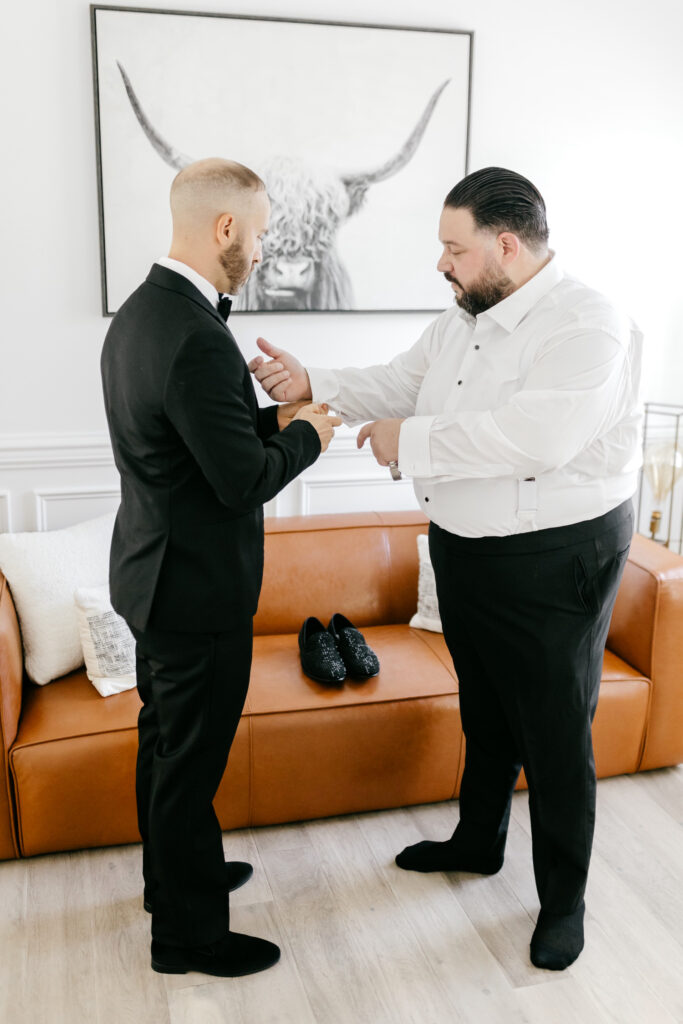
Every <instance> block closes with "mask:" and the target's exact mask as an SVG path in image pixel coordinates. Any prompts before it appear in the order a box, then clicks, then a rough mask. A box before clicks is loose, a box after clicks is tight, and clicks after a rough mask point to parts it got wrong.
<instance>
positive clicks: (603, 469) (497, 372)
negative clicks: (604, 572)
mask: <svg viewBox="0 0 683 1024" xmlns="http://www.w3.org/2000/svg"><path fill="white" fill-rule="evenodd" d="M641 350H642V334H641V333H640V331H639V330H638V329H637V327H636V326H635V325H634V324H633V322H632V321H631V320H629V319H628V317H626V316H624V315H623V314H621V313H619V312H618V311H617V310H616V309H615V308H614V306H613V305H612V304H611V303H610V301H609V300H608V299H606V298H605V297H604V296H602V295H600V294H599V293H598V292H596V291H593V290H592V289H591V288H588V287H587V286H586V285H584V284H582V283H581V282H580V281H577V280H576V279H575V278H572V277H569V276H568V275H566V274H564V273H563V272H562V270H561V269H560V267H559V266H558V263H557V260H556V258H555V257H553V258H552V259H551V260H550V262H549V263H547V264H546V265H545V266H544V267H543V268H542V269H541V270H540V271H539V272H538V273H537V274H535V275H534V277H532V278H531V280H529V281H528V282H527V283H526V284H524V285H522V287H521V288H518V289H517V290H516V291H514V292H513V293H512V294H511V295H509V296H508V297H507V298H505V299H503V300H502V302H499V303H498V304H497V305H495V306H492V307H491V309H488V310H487V311H486V312H484V313H480V314H479V316H477V317H476V318H474V317H471V316H469V315H468V314H467V313H465V312H464V311H463V310H461V309H460V308H459V307H457V306H453V308H451V309H448V310H447V311H446V312H445V313H442V314H441V316H439V317H437V319H436V320H434V321H433V322H432V323H431V324H430V325H429V327H427V329H426V330H425V331H424V333H423V334H422V336H421V338H420V339H419V340H418V341H417V342H416V343H415V345H413V347H412V348H411V349H409V350H408V351H407V352H404V353H402V354H401V355H399V356H397V357H396V358H395V359H392V361H391V362H390V363H388V364H387V365H385V366H371V367H368V368H366V369H344V370H323V369H309V371H308V372H309V376H310V380H311V387H312V392H313V400H314V401H316V402H328V403H329V405H330V406H332V407H333V408H334V409H335V410H336V411H337V412H338V413H339V415H340V416H341V417H342V419H343V420H344V422H346V423H351V424H353V423H360V422H366V421H367V420H370V419H372V420H375V419H385V418H393V417H406V419H405V421H404V423H403V424H402V425H401V430H400V435H399V452H398V464H399V469H400V470H401V472H402V473H403V474H404V475H405V476H410V477H412V478H413V484H414V487H415V493H416V495H417V498H418V501H419V502H420V505H421V507H422V509H423V511H424V512H425V513H426V514H427V515H428V516H429V518H430V519H432V520H433V521H434V522H435V523H436V524H437V525H438V526H441V527H442V528H443V529H445V530H448V531H450V532H451V533H456V534H459V535H460V536H462V537H483V536H507V535H509V534H514V533H522V532H525V531H529V530H539V529H546V528H548V527H554V526H566V525H569V524H570V523H576V522H581V521H583V520H587V519H595V518H596V517H597V516H600V515H603V514H604V513H605V512H609V511H610V509H612V508H616V506H617V505H619V504H621V503H622V502H623V501H625V500H626V499H627V498H629V497H631V496H632V495H633V493H634V492H635V489H636V484H637V475H638V468H639V466H640V425H641V409H640V403H639V395H638V391H639V382H640V365H641Z"/></svg>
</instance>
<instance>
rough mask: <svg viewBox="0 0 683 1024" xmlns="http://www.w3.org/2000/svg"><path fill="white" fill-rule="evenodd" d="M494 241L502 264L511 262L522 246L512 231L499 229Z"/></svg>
mask: <svg viewBox="0 0 683 1024" xmlns="http://www.w3.org/2000/svg"><path fill="white" fill-rule="evenodd" d="M496 241H497V243H498V252H499V255H500V257H501V260H502V262H503V263H504V264H505V263H513V262H514V261H515V260H516V259H517V257H518V256H519V253H520V250H521V248H522V243H521V242H520V240H519V238H518V237H517V235H515V234H513V233H512V231H501V233H500V234H499V235H498V238H497V239H496Z"/></svg>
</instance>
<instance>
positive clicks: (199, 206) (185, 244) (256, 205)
mask: <svg viewBox="0 0 683 1024" xmlns="http://www.w3.org/2000/svg"><path fill="white" fill-rule="evenodd" d="M171 213H172V214H173V239H172V241H171V250H170V252H169V256H171V257H172V258H173V259H177V260H180V262H181V263H186V264H187V265H188V266H189V267H194V269H195V270H196V271H197V272H198V273H200V274H201V275H202V277H205V278H206V280H207V281H210V282H211V283H212V284H213V285H215V287H216V289H217V290H218V291H219V292H227V293H229V294H230V295H236V294H237V293H238V292H239V290H240V288H242V286H243V285H244V284H245V283H246V281H247V278H248V277H249V275H250V274H251V272H252V271H253V270H254V269H255V268H256V266H257V264H259V263H260V262H261V259H262V258H263V248H262V241H263V237H264V235H265V233H266V231H267V230H268V221H269V218H270V200H269V199H268V193H267V192H266V186H265V185H264V184H263V182H262V181H261V179H260V178H259V176H258V174H255V173H254V171H251V170H250V169H249V168H248V167H245V166H244V165H243V164H238V163H236V162H235V161H234V160H221V159H219V158H218V157H211V158H210V159H208V160H197V162H196V163H193V164H188V166H187V167H184V168H183V169H182V171H181V172H180V174H177V175H176V176H175V178H174V179H173V184H172V185H171Z"/></svg>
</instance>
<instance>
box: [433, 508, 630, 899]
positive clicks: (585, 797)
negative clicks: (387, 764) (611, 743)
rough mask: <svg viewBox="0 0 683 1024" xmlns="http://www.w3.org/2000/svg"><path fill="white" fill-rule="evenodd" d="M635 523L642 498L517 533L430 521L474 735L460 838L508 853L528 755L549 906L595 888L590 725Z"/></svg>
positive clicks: (449, 635)
mask: <svg viewBox="0 0 683 1024" xmlns="http://www.w3.org/2000/svg"><path fill="white" fill-rule="evenodd" d="M632 534H633V511H632V506H631V502H630V501H628V502H625V503H624V504H623V505H620V506H619V507H618V508H616V509H613V510H612V511H610V512H608V513H607V514H606V515H603V516H600V517H599V518H597V519H593V520H588V521H585V522H581V523H576V524H573V525H571V526H565V527H557V528H552V529H547V530H539V531H537V532H532V533H523V534H515V535H513V536H508V537H482V538H474V539H470V538H463V537H459V536H457V535H455V534H452V533H449V532H447V531H445V530H442V529H440V528H439V527H438V526H436V525H435V524H433V523H432V524H431V526H430V529H429V547H430V553H431V558H432V563H433V566H434V573H435V577H436V589H437V596H438V600H439V608H440V611H441V618H442V623H443V629H444V637H445V640H446V643H447V645H448V648H449V651H450V653H451V656H452V658H453V664H454V666H455V670H456V673H457V675H458V680H459V685H460V710H461V715H462V723H463V730H464V733H465V740H466V753H465V770H464V775H463V779H462V786H461V792H460V821H459V823H458V826H457V828H456V831H455V836H456V837H457V840H458V844H459V849H462V850H463V852H466V853H467V854H472V855H473V856H474V857H482V858H485V859H493V860H496V859H498V857H499V856H500V857H502V854H503V850H504V847H505V839H506V835H507V828H508V820H509V815H510V803H511V799H512V792H513V789H514V786H515V782H516V781H517V777H518V775H519V772H520V769H521V767H522V766H523V767H524V771H525V774H526V778H527V782H528V785H529V812H530V818H531V833H532V847H533V861H534V873H535V878H536V887H537V889H538V895H539V899H540V903H541V907H542V908H543V909H544V910H545V911H547V912H549V913H554V914H568V913H571V912H572V911H573V910H575V909H576V908H577V907H578V905H579V904H580V902H581V899H582V898H583V894H584V890H585V886H586V878H587V874H588V865H589V862H590V854H591V846H592V841H593V829H594V823H595V790H596V777H595V762H594V760H593V744H592V736H591V724H592V721H593V716H594V715H595V709H596V706H597V700H598V691H599V686H600V678H601V674H602V659H603V654H604V649H605V642H606V639H607V632H608V629H609V623H610V618H611V615H612V609H613V607H614V601H615V598H616V594H617V588H618V585H619V581H620V579H621V575H622V572H623V568H624V564H625V562H626V558H627V555H628V549H629V546H630V543H631V537H632Z"/></svg>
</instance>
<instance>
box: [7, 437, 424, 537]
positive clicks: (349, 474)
mask: <svg viewBox="0 0 683 1024" xmlns="http://www.w3.org/2000/svg"><path fill="white" fill-rule="evenodd" d="M356 434H357V430H356V429H351V428H348V427H342V428H340V429H339V430H338V431H337V433H336V435H335V438H334V440H333V441H332V444H331V445H330V447H329V449H328V450H327V451H326V452H325V453H324V454H323V455H322V456H321V457H320V458H319V459H318V461H317V462H315V463H314V464H313V465H312V466H311V467H310V469H308V470H306V471H305V472H304V473H302V474H301V476H300V477H298V478H297V479H296V480H294V481H293V482H292V483H291V484H290V485H289V486H288V487H286V488H285V489H284V490H283V491H282V492H281V493H280V494H278V495H277V497H276V498H274V499H273V500H272V501H270V502H268V504H267V505H266V509H265V512H266V515H269V516H278V515H279V516H291V515H307V514H309V513H311V514H312V513H321V512H323V513H324V512H372V511H379V512H385V511H390V510H393V509H396V510H398V509H413V508H416V507H417V502H416V499H415V496H414V493H413V488H412V485H411V482H410V481H409V480H401V481H394V480H392V478H391V474H390V472H389V470H388V469H386V468H383V467H381V466H378V465H377V463H376V462H375V458H374V456H373V454H372V452H371V450H370V447H369V445H368V444H366V446H365V448H363V449H362V450H361V451H358V449H357V447H356ZM0 479H1V480H2V487H3V490H2V491H0V531H1V532H8V531H16V532H22V531H25V530H58V529H61V528H62V527H65V526H70V525H72V524H73V523H80V522H83V521H84V520H86V519H92V518H94V517H95V516H99V515H104V514H105V513H106V512H109V511H112V510H113V509H115V508H116V507H117V505H118V503H119V493H120V492H119V476H118V473H117V471H116V466H115V465H114V459H113V455H112V451H111V445H110V443H109V437H108V435H107V434H60V435H45V436H38V435H4V436H3V435H0Z"/></svg>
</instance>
